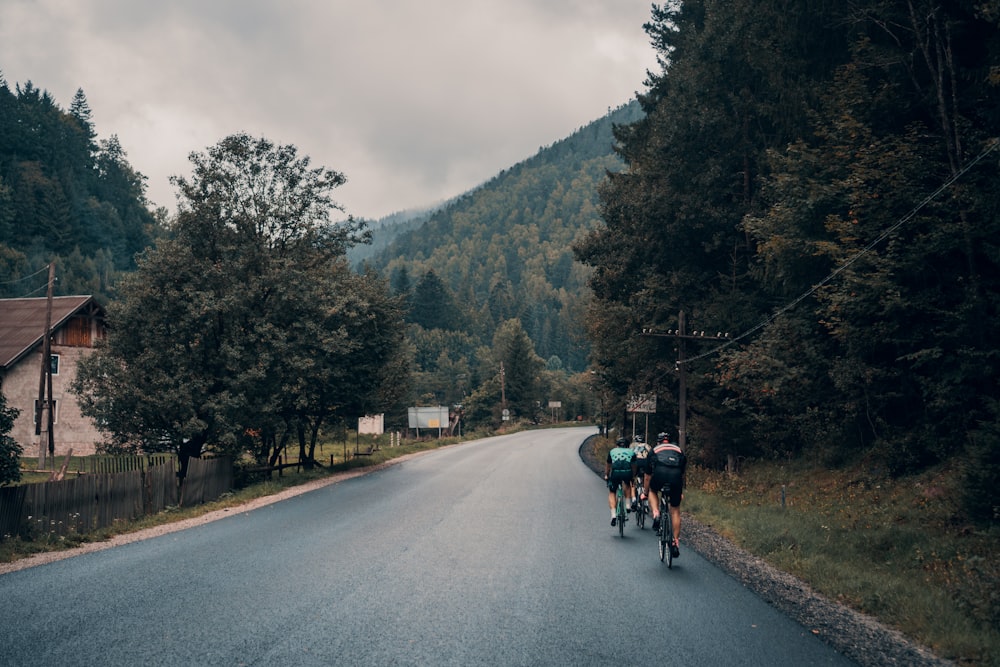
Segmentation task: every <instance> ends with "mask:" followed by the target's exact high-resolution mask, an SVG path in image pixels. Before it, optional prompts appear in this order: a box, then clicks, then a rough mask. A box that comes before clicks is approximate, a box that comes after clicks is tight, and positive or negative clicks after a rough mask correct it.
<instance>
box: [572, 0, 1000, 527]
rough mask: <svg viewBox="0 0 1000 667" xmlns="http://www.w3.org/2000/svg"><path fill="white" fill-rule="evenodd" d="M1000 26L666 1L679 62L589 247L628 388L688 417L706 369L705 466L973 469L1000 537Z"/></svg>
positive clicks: (993, 11) (858, 6)
mask: <svg viewBox="0 0 1000 667" xmlns="http://www.w3.org/2000/svg"><path fill="white" fill-rule="evenodd" d="M998 27H1000V3H998V2H995V1H994V2H946V3H942V2H936V1H935V2H930V1H926V0H909V1H907V2H884V1H881V0H863V1H860V2H851V3H843V2H835V1H826V2H823V1H821V2H810V3H801V2H787V1H781V0H766V1H764V2H760V1H756V0H755V1H753V2H749V1H739V0H735V1H734V0H726V1H721V0H702V1H691V2H672V3H666V4H664V5H661V6H656V7H654V10H653V13H652V17H651V20H650V22H649V23H648V24H647V25H646V31H647V33H648V34H649V36H650V39H651V41H652V43H653V45H654V48H656V50H657V53H658V57H659V61H660V64H661V65H662V69H661V71H660V72H657V73H653V74H651V75H650V77H649V79H648V81H647V89H646V91H645V92H644V93H643V94H642V95H641V96H640V102H641V104H642V108H643V110H644V112H645V115H644V117H643V118H642V119H641V120H640V121H638V122H636V123H633V124H630V125H627V126H624V127H619V128H618V129H617V131H616V138H617V150H618V153H619V155H620V156H621V158H622V160H623V161H624V162H625V163H626V165H627V167H626V168H625V169H623V170H621V171H619V172H618V173H615V174H611V175H610V176H609V178H608V179H607V180H605V181H604V182H603V183H602V184H601V187H600V206H599V209H600V214H601V219H602V223H603V224H602V225H601V226H600V227H599V228H598V229H596V230H594V231H592V232H591V233H589V234H588V235H587V236H586V238H584V239H583V240H581V241H578V242H577V244H576V245H575V252H576V257H577V259H578V260H579V261H581V262H582V263H584V264H585V265H587V266H588V267H590V268H591V269H592V273H591V277H590V281H589V286H590V288H591V290H592V293H593V299H592V301H591V302H590V304H589V307H588V311H587V316H586V326H587V329H588V332H589V338H590V341H591V343H592V358H591V361H592V369H593V370H594V372H595V373H596V374H597V375H598V377H600V378H601V381H602V384H603V386H604V388H605V389H606V391H608V392H609V394H610V395H612V396H615V397H617V400H619V401H624V400H625V399H626V398H627V397H629V396H632V395H635V394H640V393H645V394H656V395H657V396H659V397H660V398H661V400H664V401H665V402H666V403H668V404H673V405H676V404H677V400H678V398H679V397H678V380H679V377H680V374H681V371H683V374H684V378H685V380H686V398H687V404H688V410H689V412H688V413H687V422H686V429H685V432H684V433H680V434H678V435H679V436H680V437H681V438H682V439H686V440H687V446H688V447H689V453H690V454H691V455H692V456H693V457H695V459H696V460H699V461H701V462H703V463H705V464H707V465H711V466H713V467H722V466H726V465H728V466H734V465H738V462H739V461H741V460H746V459H754V458H761V457H765V458H773V459H778V460H787V459H789V458H793V457H798V456H808V457H810V458H811V459H812V460H815V461H817V462H819V463H821V464H825V465H839V464H843V463H849V462H850V463H858V462H864V463H865V465H867V466H869V467H870V469H872V470H882V471H885V472H888V473H889V474H893V475H903V474H907V473H911V472H917V471H921V470H925V469H927V468H928V467H930V466H935V465H939V464H949V463H950V464H952V465H955V466H956V469H957V470H959V471H960V472H961V473H962V474H963V475H964V477H963V483H964V493H965V501H966V503H965V507H966V510H967V511H968V513H969V515H970V516H972V517H974V518H976V519H979V520H983V521H987V522H988V521H995V520H996V518H997V516H998V511H1000V493H998V489H1000V402H998V399H1000V383H998V370H1000V369H998V365H1000V351H998V348H997V343H996V341H997V340H998V336H1000V309H998V305H1000V304H998V300H1000V283H998V281H1000V246H998V239H1000V215H998V213H1000V209H998V204H1000V188H997V187H996V183H997V166H998V162H1000V150H998V145H997V141H998V136H1000V114H998V112H1000V107H998V103H1000V31H998ZM682 313H683V321H682V315H681V314H682ZM644 330H645V332H646V335H644ZM650 331H653V332H657V333H656V335H648V332H650ZM678 331H679V332H680V335H678ZM694 332H698V338H701V334H705V340H697V339H695V338H691V337H689V336H691V334H693V333H694ZM726 333H728V334H729V338H725V334H726ZM720 336H721V337H722V338H723V339H722V340H713V338H719V337H720ZM680 354H683V355H684V356H683V359H680V357H679V355H680ZM677 427H678V424H676V423H673V422H668V423H667V424H666V428H668V429H671V430H675V431H676V429H677Z"/></svg>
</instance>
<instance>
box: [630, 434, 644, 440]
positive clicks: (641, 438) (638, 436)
mask: <svg viewBox="0 0 1000 667" xmlns="http://www.w3.org/2000/svg"><path fill="white" fill-rule="evenodd" d="M632 442H646V439H645V438H644V437H642V435H641V434H639V435H636V436H635V437H634V438H632Z"/></svg>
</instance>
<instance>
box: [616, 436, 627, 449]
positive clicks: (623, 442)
mask: <svg viewBox="0 0 1000 667" xmlns="http://www.w3.org/2000/svg"><path fill="white" fill-rule="evenodd" d="M615 444H616V445H618V446H619V447H627V446H628V438H618V439H617V440H615Z"/></svg>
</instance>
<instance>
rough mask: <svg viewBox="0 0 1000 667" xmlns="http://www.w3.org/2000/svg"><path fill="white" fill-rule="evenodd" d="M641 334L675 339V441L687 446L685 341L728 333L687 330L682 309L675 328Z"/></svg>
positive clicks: (723, 337)
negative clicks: (709, 333)
mask: <svg viewBox="0 0 1000 667" xmlns="http://www.w3.org/2000/svg"><path fill="white" fill-rule="evenodd" d="M642 335H643V336H656V337H664V338H676V339H677V376H678V378H677V379H678V384H679V386H678V388H677V441H678V444H679V445H680V448H681V449H685V448H686V447H687V370H686V369H685V365H686V364H685V361H686V359H687V357H686V356H685V349H684V348H685V342H686V341H689V340H714V341H720V340H730V338H729V334H728V333H726V334H723V333H717V334H716V335H714V336H706V335H705V332H704V331H701V332H698V331H694V332H692V333H690V334H689V333H688V332H687V320H686V318H685V316H684V311H683V310H682V311H680V312H679V313H678V314H677V328H676V329H668V330H667V331H657V330H655V329H643V330H642Z"/></svg>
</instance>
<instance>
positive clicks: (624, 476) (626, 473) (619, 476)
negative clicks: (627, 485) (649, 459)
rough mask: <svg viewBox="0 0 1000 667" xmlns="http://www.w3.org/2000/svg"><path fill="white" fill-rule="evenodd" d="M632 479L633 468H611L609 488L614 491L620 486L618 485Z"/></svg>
mask: <svg viewBox="0 0 1000 667" xmlns="http://www.w3.org/2000/svg"><path fill="white" fill-rule="evenodd" d="M630 481H632V470H631V469H630V470H615V469H614V468H612V469H611V474H610V475H608V489H609V490H611V491H614V490H615V489H616V488H618V485H619V484H621V483H622V482H630Z"/></svg>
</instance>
